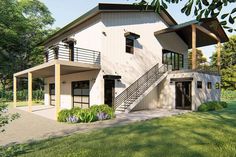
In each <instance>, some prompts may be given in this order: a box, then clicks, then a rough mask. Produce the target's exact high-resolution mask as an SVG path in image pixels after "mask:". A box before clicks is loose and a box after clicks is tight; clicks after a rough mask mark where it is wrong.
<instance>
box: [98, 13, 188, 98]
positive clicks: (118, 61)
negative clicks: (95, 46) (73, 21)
mask: <svg viewBox="0 0 236 157" xmlns="http://www.w3.org/2000/svg"><path fill="white" fill-rule="evenodd" d="M101 18H102V22H103V24H104V28H103V30H102V31H103V32H104V33H103V37H102V70H103V71H104V74H113V75H121V76H122V79H121V81H120V82H118V81H117V82H116V95H118V94H119V93H120V92H122V91H123V90H124V89H125V88H126V87H128V86H129V85H130V84H132V83H133V82H134V81H135V80H137V79H138V78H139V77H140V76H141V75H143V74H144V73H145V72H146V71H148V70H149V69H150V68H151V67H152V66H154V65H155V64H157V63H159V64H162V49H168V50H172V51H175V52H179V53H183V54H185V56H186V53H187V50H188V48H187V45H186V44H185V43H184V42H183V41H182V40H181V39H180V38H179V36H177V35H176V34H175V33H171V34H168V35H167V36H162V37H158V38H156V37H155V36H154V32H155V31H158V30H161V29H164V28H166V27H167V25H166V24H165V23H164V22H163V21H162V19H161V18H160V17H159V16H158V15H157V14H156V13H153V12H111V13H102V15H101ZM125 32H133V33H136V34H139V35H140V38H139V39H137V40H136V41H135V44H134V47H135V49H134V54H129V53H126V52H125V37H124V33H125ZM104 34H105V35H104ZM185 58H186V57H185Z"/></svg>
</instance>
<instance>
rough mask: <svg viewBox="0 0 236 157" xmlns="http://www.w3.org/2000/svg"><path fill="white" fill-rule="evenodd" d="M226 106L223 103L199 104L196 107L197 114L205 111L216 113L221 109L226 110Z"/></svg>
mask: <svg viewBox="0 0 236 157" xmlns="http://www.w3.org/2000/svg"><path fill="white" fill-rule="evenodd" d="M227 106H228V104H227V103H226V102H224V101H209V102H206V103H203V104H201V105H200V106H199V107H198V111H199V112H206V111H218V110H221V109H223V108H226V107H227Z"/></svg>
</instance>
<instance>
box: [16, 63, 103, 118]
mask: <svg viewBox="0 0 236 157" xmlns="http://www.w3.org/2000/svg"><path fill="white" fill-rule="evenodd" d="M100 68H101V67H100V65H99V64H88V63H81V62H72V61H63V60H53V61H50V62H47V63H44V64H41V65H38V66H35V67H33V68H30V69H26V70H24V71H21V72H18V73H15V74H14V79H13V80H14V81H13V93H14V94H13V102H14V107H17V106H16V104H17V81H18V79H19V78H28V107H27V110H28V111H29V112H32V111H34V110H35V111H37V110H38V108H37V107H35V106H34V107H33V106H32V82H33V81H32V80H33V79H34V78H48V77H54V78H55V107H53V108H54V109H51V110H52V111H50V112H54V113H55V114H52V115H54V118H55V119H56V117H57V115H58V113H59V111H60V105H61V76H63V75H68V74H73V73H79V72H86V71H93V70H100ZM24 110H26V108H24Z"/></svg>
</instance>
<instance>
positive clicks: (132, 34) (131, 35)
mask: <svg viewBox="0 0 236 157" xmlns="http://www.w3.org/2000/svg"><path fill="white" fill-rule="evenodd" d="M124 36H125V37H126V38H129V39H138V38H140V35H138V34H135V33H132V32H126V33H125V34H124Z"/></svg>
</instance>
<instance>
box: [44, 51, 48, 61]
mask: <svg viewBox="0 0 236 157" xmlns="http://www.w3.org/2000/svg"><path fill="white" fill-rule="evenodd" d="M44 55H45V61H46V62H48V51H47V52H45V54H44Z"/></svg>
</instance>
